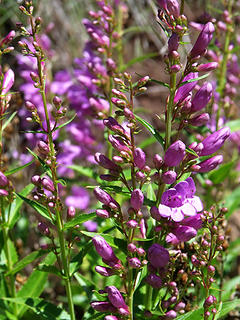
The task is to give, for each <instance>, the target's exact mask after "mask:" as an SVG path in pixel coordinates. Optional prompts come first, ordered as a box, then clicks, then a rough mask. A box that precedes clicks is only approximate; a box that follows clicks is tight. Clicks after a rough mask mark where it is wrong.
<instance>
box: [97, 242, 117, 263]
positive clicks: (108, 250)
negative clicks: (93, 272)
mask: <svg viewBox="0 0 240 320" xmlns="http://www.w3.org/2000/svg"><path fill="white" fill-rule="evenodd" d="M92 241H93V244H94V246H95V249H96V251H97V253H98V254H99V255H100V256H101V257H102V258H103V259H104V261H106V262H114V263H117V262H118V261H119V260H118V258H117V257H116V256H115V254H114V252H113V249H112V247H111V246H110V245H109V244H108V243H107V242H106V240H105V239H104V238H103V237H101V236H95V237H93V239H92Z"/></svg>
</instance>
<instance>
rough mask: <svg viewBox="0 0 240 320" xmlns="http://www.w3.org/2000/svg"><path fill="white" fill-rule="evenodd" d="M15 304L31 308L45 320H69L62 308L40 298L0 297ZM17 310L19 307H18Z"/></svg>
mask: <svg viewBox="0 0 240 320" xmlns="http://www.w3.org/2000/svg"><path fill="white" fill-rule="evenodd" d="M1 299H3V300H6V301H10V302H12V303H15V304H17V305H18V306H20V308H21V307H24V308H26V309H30V310H32V311H33V312H34V313H36V314H37V315H39V316H40V317H41V318H42V319H46V320H57V319H59V320H70V316H69V315H68V314H67V313H66V311H64V310H63V309H61V308H59V307H57V306H55V305H54V304H52V303H50V302H47V301H45V300H44V299H40V298H33V297H31V298H29V297H27V298H1ZM18 310H19V308H18Z"/></svg>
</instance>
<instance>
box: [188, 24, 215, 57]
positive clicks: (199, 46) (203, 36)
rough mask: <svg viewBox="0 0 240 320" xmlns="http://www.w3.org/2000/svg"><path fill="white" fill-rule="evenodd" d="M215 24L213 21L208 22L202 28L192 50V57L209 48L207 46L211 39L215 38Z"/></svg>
mask: <svg viewBox="0 0 240 320" xmlns="http://www.w3.org/2000/svg"><path fill="white" fill-rule="evenodd" d="M214 31H215V29H214V25H213V24H212V22H208V23H207V24H206V25H205V26H204V27H203V29H202V31H201V33H200V34H199V36H198V38H197V41H196V42H195V44H194V46H193V48H192V50H191V52H190V56H191V57H192V58H195V57H196V56H201V55H202V54H203V53H204V52H205V50H206V49H207V46H208V45H209V43H210V41H211V40H212V38H213V33H214Z"/></svg>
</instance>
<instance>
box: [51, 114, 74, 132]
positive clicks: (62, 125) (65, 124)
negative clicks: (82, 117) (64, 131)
mask: <svg viewBox="0 0 240 320" xmlns="http://www.w3.org/2000/svg"><path fill="white" fill-rule="evenodd" d="M76 115H77V114H74V116H73V117H72V118H71V119H70V120H68V121H67V122H64V123H63V124H60V125H59V126H58V127H56V128H55V129H54V130H53V132H54V131H56V130H59V129H61V128H63V127H65V126H67V125H68V124H69V123H71V122H72V121H73V120H74V119H75V117H76Z"/></svg>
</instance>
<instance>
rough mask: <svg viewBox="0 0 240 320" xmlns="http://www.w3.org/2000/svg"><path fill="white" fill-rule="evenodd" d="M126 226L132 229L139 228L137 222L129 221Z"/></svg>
mask: <svg viewBox="0 0 240 320" xmlns="http://www.w3.org/2000/svg"><path fill="white" fill-rule="evenodd" d="M126 225H127V227H128V228H130V229H135V228H137V226H138V222H137V221H136V220H129V221H128V222H127V223H126Z"/></svg>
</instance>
